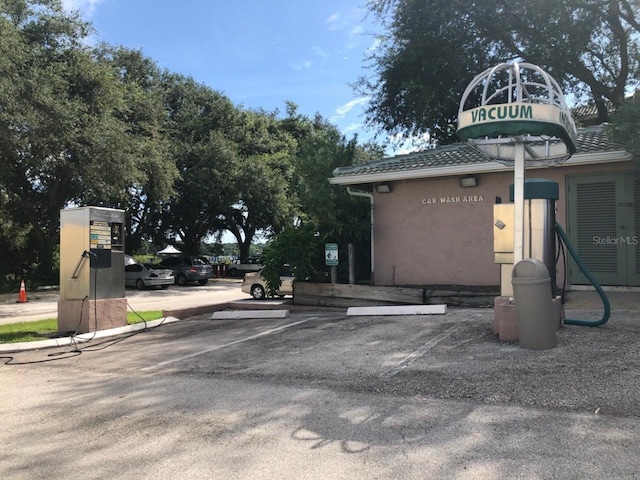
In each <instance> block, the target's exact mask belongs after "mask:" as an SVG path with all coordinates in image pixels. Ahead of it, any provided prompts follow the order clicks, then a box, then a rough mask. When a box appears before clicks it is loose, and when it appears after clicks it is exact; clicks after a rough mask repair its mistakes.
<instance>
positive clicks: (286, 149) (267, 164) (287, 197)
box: [222, 111, 297, 260]
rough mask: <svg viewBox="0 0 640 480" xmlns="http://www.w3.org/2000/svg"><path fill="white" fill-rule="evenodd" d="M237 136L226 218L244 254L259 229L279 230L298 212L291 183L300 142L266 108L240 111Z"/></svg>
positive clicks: (247, 251)
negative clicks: (230, 196)
mask: <svg viewBox="0 0 640 480" xmlns="http://www.w3.org/2000/svg"><path fill="white" fill-rule="evenodd" d="M235 140H236V142H237V144H238V156H237V157H236V159H235V164H234V167H233V169H232V170H231V171H230V172H229V173H230V177H231V178H230V182H231V191H232V192H233V197H232V201H230V202H229V203H228V205H227V208H226V209H225V210H224V211H223V212H222V218H223V221H224V227H225V228H226V229H227V230H229V231H230V232H231V233H232V234H233V236H234V237H235V238H236V240H237V242H238V247H239V248H240V258H241V259H242V260H244V259H246V258H247V257H248V256H249V248H250V246H251V242H252V241H253V240H254V238H255V235H256V233H257V232H259V231H261V232H262V233H264V234H274V233H277V232H279V231H281V230H282V229H283V228H284V227H285V226H286V225H288V224H291V222H292V221H293V218H294V217H295V215H296V213H297V210H296V207H295V197H294V196H293V194H292V192H291V188H290V184H291V176H292V173H293V168H292V163H291V161H292V157H293V155H294V153H295V148H296V143H295V140H294V139H293V138H292V136H291V135H289V134H288V133H287V132H286V131H285V130H284V129H283V128H282V126H281V123H280V122H279V120H278V119H277V118H276V114H275V113H267V112H263V111H244V112H242V115H241V119H240V123H239V124H238V127H237V129H236V132H235Z"/></svg>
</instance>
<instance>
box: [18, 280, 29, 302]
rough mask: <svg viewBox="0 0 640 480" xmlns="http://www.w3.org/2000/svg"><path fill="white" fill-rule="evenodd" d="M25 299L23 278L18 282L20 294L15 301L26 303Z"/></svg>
mask: <svg viewBox="0 0 640 480" xmlns="http://www.w3.org/2000/svg"><path fill="white" fill-rule="evenodd" d="M26 302H28V300H27V289H26V288H25V286H24V280H22V281H21V282H20V295H19V296H18V301H17V302H16V303H26Z"/></svg>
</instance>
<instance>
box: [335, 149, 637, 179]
mask: <svg viewBox="0 0 640 480" xmlns="http://www.w3.org/2000/svg"><path fill="white" fill-rule="evenodd" d="M631 159H632V157H631V155H630V154H629V153H627V152H626V151H624V150H619V151H614V152H598V153H585V154H577V155H573V156H572V157H571V158H570V159H569V160H567V161H566V162H564V163H562V164H560V165H559V166H576V165H593V164H602V163H615V162H627V161H630V160H631ZM529 168H531V169H536V168H549V167H546V166H534V167H529ZM511 170H513V167H508V166H506V165H503V164H501V163H498V162H489V163H478V164H467V165H453V166H446V167H431V168H420V169H416V170H405V171H398V172H383V173H371V174H362V175H358V174H355V175H342V176H339V177H331V178H330V179H329V183H331V184H333V185H360V184H365V183H379V182H393V181H399V180H417V179H421V178H433V177H448V176H455V175H469V174H477V173H494V172H508V171H511Z"/></svg>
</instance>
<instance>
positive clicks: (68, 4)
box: [62, 0, 103, 18]
mask: <svg viewBox="0 0 640 480" xmlns="http://www.w3.org/2000/svg"><path fill="white" fill-rule="evenodd" d="M102 1H103V0H62V6H63V8H64V9H65V10H78V11H79V12H80V13H81V14H82V16H83V17H84V18H89V17H91V16H92V15H93V12H95V10H96V7H97V6H98V5H99V4H100V3H102Z"/></svg>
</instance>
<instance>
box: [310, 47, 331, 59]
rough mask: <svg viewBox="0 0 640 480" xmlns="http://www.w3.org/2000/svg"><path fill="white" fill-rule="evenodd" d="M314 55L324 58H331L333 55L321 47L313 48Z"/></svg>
mask: <svg viewBox="0 0 640 480" xmlns="http://www.w3.org/2000/svg"><path fill="white" fill-rule="evenodd" d="M313 53H315V54H316V55H318V56H319V57H322V58H329V57H330V56H331V53H329V52H327V51H326V50H324V49H322V48H320V47H313Z"/></svg>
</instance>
